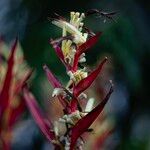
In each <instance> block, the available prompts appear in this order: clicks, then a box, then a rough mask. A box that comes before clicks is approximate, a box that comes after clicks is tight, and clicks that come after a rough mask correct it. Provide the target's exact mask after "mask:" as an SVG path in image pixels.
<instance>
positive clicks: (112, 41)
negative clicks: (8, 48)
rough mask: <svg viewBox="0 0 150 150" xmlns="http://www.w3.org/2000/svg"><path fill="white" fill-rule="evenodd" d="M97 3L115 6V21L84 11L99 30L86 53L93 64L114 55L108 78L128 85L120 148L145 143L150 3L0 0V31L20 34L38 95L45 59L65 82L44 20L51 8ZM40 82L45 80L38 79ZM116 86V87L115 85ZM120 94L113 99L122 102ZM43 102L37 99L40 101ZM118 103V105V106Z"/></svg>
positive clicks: (149, 137) (56, 33) (149, 140)
mask: <svg viewBox="0 0 150 150" xmlns="http://www.w3.org/2000/svg"><path fill="white" fill-rule="evenodd" d="M92 8H96V9H100V10H103V11H110V12H111V11H117V14H116V16H115V20H116V22H113V21H110V20H107V21H106V22H105V23H104V22H103V19H102V18H97V17H94V16H93V17H89V18H87V19H86V20H85V22H86V25H87V26H88V27H89V28H90V29H92V30H93V31H94V32H97V31H102V32H103V34H102V36H101V38H100V40H99V42H98V43H97V44H96V46H95V47H94V48H92V50H91V51H90V52H88V54H87V60H88V62H87V63H88V65H91V66H92V65H94V64H95V63H96V62H97V61H98V60H99V58H100V57H101V56H104V55H105V54H106V55H108V56H110V57H111V58H112V59H113V76H114V77H113V78H114V80H115V81H116V82H117V83H118V84H119V83H121V84H122V83H123V86H125V87H126V89H127V95H128V100H127V108H125V109H127V111H126V113H125V114H124V116H123V117H122V116H121V117H120V118H119V121H118V123H120V124H119V125H118V130H119V131H118V132H119V135H120V136H119V143H118V146H117V149H120V150H131V149H132V150H134V149H135V150H149V149H150V129H149V127H150V111H149V110H150V96H149V89H150V88H149V84H150V83H149V77H150V73H149V70H150V61H149V58H150V36H149V35H150V28H149V27H150V19H149V17H150V5H149V2H148V1H146V0H122V1H121V0H55V1H52V0H1V1H0V35H2V36H3V37H4V39H5V41H6V42H8V43H9V42H11V41H12V40H13V39H14V38H15V37H16V36H19V39H20V41H21V45H22V47H23V50H24V54H25V57H26V59H27V61H28V64H29V65H30V66H31V67H32V68H35V70H36V73H35V77H34V79H33V82H32V85H31V86H32V91H33V93H34V94H35V95H36V97H38V98H37V99H38V100H39V101H40V99H41V98H42V93H41V92H40V88H42V86H41V84H42V82H43V80H44V79H43V78H45V75H44V72H43V69H42V66H43V64H47V65H48V66H49V67H50V68H51V70H52V71H53V72H54V73H55V74H56V75H57V76H58V77H59V78H60V79H61V80H62V81H63V82H65V81H66V79H67V76H66V74H65V68H64V67H63V65H62V64H61V62H60V60H59V59H58V58H57V56H56V54H55V53H54V50H53V49H52V47H51V45H50V44H49V39H50V38H57V37H60V35H61V30H60V29H59V28H57V27H56V26H54V25H52V24H51V22H50V21H48V19H47V18H48V17H50V16H52V15H53V14H54V12H56V13H58V14H60V15H62V16H64V17H67V18H68V17H69V12H70V11H79V12H86V11H87V10H89V9H92ZM43 83H44V82H43ZM116 88H117V87H116ZM121 100H122V97H120V99H118V101H120V102H119V103H121ZM40 103H42V102H40ZM117 107H119V105H118V106H117Z"/></svg>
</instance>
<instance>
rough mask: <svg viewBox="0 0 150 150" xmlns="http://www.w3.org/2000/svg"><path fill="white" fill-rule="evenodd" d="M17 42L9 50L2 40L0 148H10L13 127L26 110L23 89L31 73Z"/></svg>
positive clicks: (0, 60)
mask: <svg viewBox="0 0 150 150" xmlns="http://www.w3.org/2000/svg"><path fill="white" fill-rule="evenodd" d="M17 43H18V42H17V39H16V41H15V42H14V44H13V46H12V48H11V50H8V49H7V46H6V45H5V44H4V42H3V40H1V41H0V149H4V150H9V149H10V140H11V130H12V127H13V125H14V124H15V123H16V121H17V120H18V118H19V117H20V116H21V114H22V113H23V112H24V110H25V102H24V100H23V97H22V95H21V89H22V87H23V85H24V84H25V82H26V80H27V79H28V78H29V76H30V75H31V71H30V70H29V69H27V64H26V63H25V62H24V61H23V60H24V59H23V54H22V52H21V50H19V45H18V44H17ZM7 59H8V60H7Z"/></svg>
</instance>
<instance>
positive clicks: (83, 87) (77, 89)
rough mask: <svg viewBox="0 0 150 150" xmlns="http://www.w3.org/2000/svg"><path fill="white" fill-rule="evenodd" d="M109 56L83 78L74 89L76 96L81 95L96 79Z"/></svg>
mask: <svg viewBox="0 0 150 150" xmlns="http://www.w3.org/2000/svg"><path fill="white" fill-rule="evenodd" d="M106 61H107V58H105V59H104V60H103V61H102V62H101V63H100V64H99V66H98V68H96V69H95V70H94V71H93V72H91V73H90V74H89V75H88V76H87V77H86V78H84V79H83V80H81V81H80V82H79V83H78V84H77V85H76V86H75V87H74V89H73V93H74V96H75V97H77V96H79V95H80V94H81V93H82V92H83V91H84V90H86V89H87V88H88V87H89V86H90V85H91V84H92V83H93V81H94V80H95V79H96V77H97V76H98V74H99V73H100V71H101V70H102V67H103V65H104V64H105V63H106Z"/></svg>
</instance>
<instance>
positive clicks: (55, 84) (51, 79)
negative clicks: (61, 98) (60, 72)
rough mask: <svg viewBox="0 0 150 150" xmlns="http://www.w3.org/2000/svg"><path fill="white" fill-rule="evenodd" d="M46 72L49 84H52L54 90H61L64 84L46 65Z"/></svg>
mask: <svg viewBox="0 0 150 150" xmlns="http://www.w3.org/2000/svg"><path fill="white" fill-rule="evenodd" d="M43 69H44V71H45V72H46V75H47V78H48V80H49V82H50V83H51V84H52V86H53V87H54V88H61V87H62V84H61V83H60V82H59V80H58V79H57V78H56V77H55V76H54V75H53V73H52V72H51V71H50V69H49V68H48V67H47V66H46V65H44V66H43Z"/></svg>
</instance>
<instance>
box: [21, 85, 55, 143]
mask: <svg viewBox="0 0 150 150" xmlns="http://www.w3.org/2000/svg"><path fill="white" fill-rule="evenodd" d="M23 91H24V99H25V101H26V104H27V106H28V108H29V110H30V112H31V113H32V115H33V117H34V119H35V121H36V123H37V124H38V125H39V127H40V129H41V131H42V132H43V134H44V135H45V136H46V138H47V139H48V140H49V141H52V140H54V139H55V134H54V132H53V131H51V130H52V124H51V122H50V121H49V120H47V119H46V118H45V117H44V115H43V114H42V112H41V110H40V108H39V106H38V104H37V102H36V100H35V98H34V97H33V95H32V94H31V93H30V92H29V90H28V88H27V87H26V86H25V87H24V88H23Z"/></svg>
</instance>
